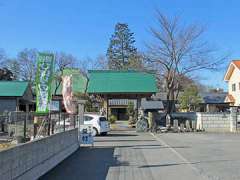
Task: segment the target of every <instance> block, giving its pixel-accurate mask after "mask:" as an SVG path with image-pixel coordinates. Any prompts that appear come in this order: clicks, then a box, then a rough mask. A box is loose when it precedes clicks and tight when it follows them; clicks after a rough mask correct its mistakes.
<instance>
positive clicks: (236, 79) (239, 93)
mask: <svg viewBox="0 0 240 180" xmlns="http://www.w3.org/2000/svg"><path fill="white" fill-rule="evenodd" d="M234 83H235V84H236V91H232V84H234ZM239 83H240V70H239V69H237V68H235V69H234V71H233V73H232V76H231V78H230V80H229V81H228V93H229V94H231V95H232V96H233V97H234V99H235V104H234V105H235V106H240V87H239Z"/></svg>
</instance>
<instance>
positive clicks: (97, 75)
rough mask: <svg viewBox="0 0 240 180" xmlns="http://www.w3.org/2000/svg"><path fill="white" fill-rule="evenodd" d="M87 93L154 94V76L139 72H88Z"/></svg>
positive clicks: (155, 90)
mask: <svg viewBox="0 0 240 180" xmlns="http://www.w3.org/2000/svg"><path fill="white" fill-rule="evenodd" d="M87 92H88V93H98V94H102V93H155V92H157V86H156V78H155V75H154V74H150V73H145V72H139V71H113V70H91V71H89V84H88V88H87Z"/></svg>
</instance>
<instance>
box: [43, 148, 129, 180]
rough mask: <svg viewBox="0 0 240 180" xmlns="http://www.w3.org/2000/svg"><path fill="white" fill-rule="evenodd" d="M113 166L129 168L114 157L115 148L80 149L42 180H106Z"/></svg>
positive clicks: (126, 163)
mask: <svg viewBox="0 0 240 180" xmlns="http://www.w3.org/2000/svg"><path fill="white" fill-rule="evenodd" d="M112 166H128V162H119V161H118V160H117V157H115V156H114V148H96V147H95V148H87V147H84V148H80V149H78V150H77V151H76V152H75V153H74V154H72V155H71V156H69V157H68V158H67V159H65V160H64V161H63V162H61V163H60V164H59V165H57V166H56V167H55V168H53V169H52V170H51V171H49V172H48V173H47V174H45V175H44V176H42V177H41V178H40V180H53V179H54V180H66V179H69V180H70V179H71V180H79V179H83V180H88V179H89V180H105V179H106V176H107V173H108V169H109V168H110V167H112Z"/></svg>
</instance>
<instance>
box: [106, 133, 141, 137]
mask: <svg viewBox="0 0 240 180" xmlns="http://www.w3.org/2000/svg"><path fill="white" fill-rule="evenodd" d="M127 136H138V135H137V134H118V133H115V134H108V135H107V136H106V137H127Z"/></svg>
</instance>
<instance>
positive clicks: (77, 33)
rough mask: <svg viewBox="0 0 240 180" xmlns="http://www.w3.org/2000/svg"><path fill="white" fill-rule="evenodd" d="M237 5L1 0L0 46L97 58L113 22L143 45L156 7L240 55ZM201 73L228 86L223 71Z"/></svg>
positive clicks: (184, 0)
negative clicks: (127, 29)
mask: <svg viewBox="0 0 240 180" xmlns="http://www.w3.org/2000/svg"><path fill="white" fill-rule="evenodd" d="M239 7H240V1H238V0H232V1H231V0H228V1H226V0H198V1H196V0H101V1H100V0H88V1H83V0H41V1H35V0H8V1H6V0H0V23H1V26H0V27H1V28H0V48H3V49H5V51H6V52H7V54H8V55H9V56H12V57H14V56H16V54H17V52H19V51H20V50H22V49H24V48H37V49H39V50H43V51H44V50H51V51H64V52H67V53H71V54H73V55H74V56H76V57H78V58H86V57H92V58H95V57H96V56H97V55H100V54H105V53H106V49H107V47H108V43H109V38H110V36H111V34H112V33H113V30H114V25H115V24H116V23H117V22H125V23H128V24H129V27H130V29H131V31H132V32H134V33H135V38H136V46H137V48H138V49H139V50H144V49H145V45H144V43H145V42H148V41H150V40H151V35H150V34H149V32H148V29H149V26H155V25H156V20H155V18H154V16H155V9H156V8H158V9H159V10H160V11H162V12H163V13H165V14H167V15H170V16H171V15H175V14H178V15H181V17H182V20H183V21H184V23H200V24H202V25H204V26H205V27H206V29H207V32H206V34H205V38H206V39H207V40H208V41H209V42H210V43H211V44H212V45H214V46H216V47H217V48H218V49H219V50H220V52H219V53H220V54H221V53H225V52H230V53H231V57H230V58H229V60H227V61H230V60H231V59H238V58H240V44H239V42H240V36H239V29H240V21H239V16H240V15H239ZM227 63H228V62H226V64H227ZM204 73H205V74H204ZM204 73H201V78H202V82H203V83H205V84H209V85H212V86H216V87H217V86H219V87H224V88H225V87H226V85H225V83H224V82H223V75H224V70H221V71H219V72H215V73H212V72H211V73H209V72H204Z"/></svg>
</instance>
